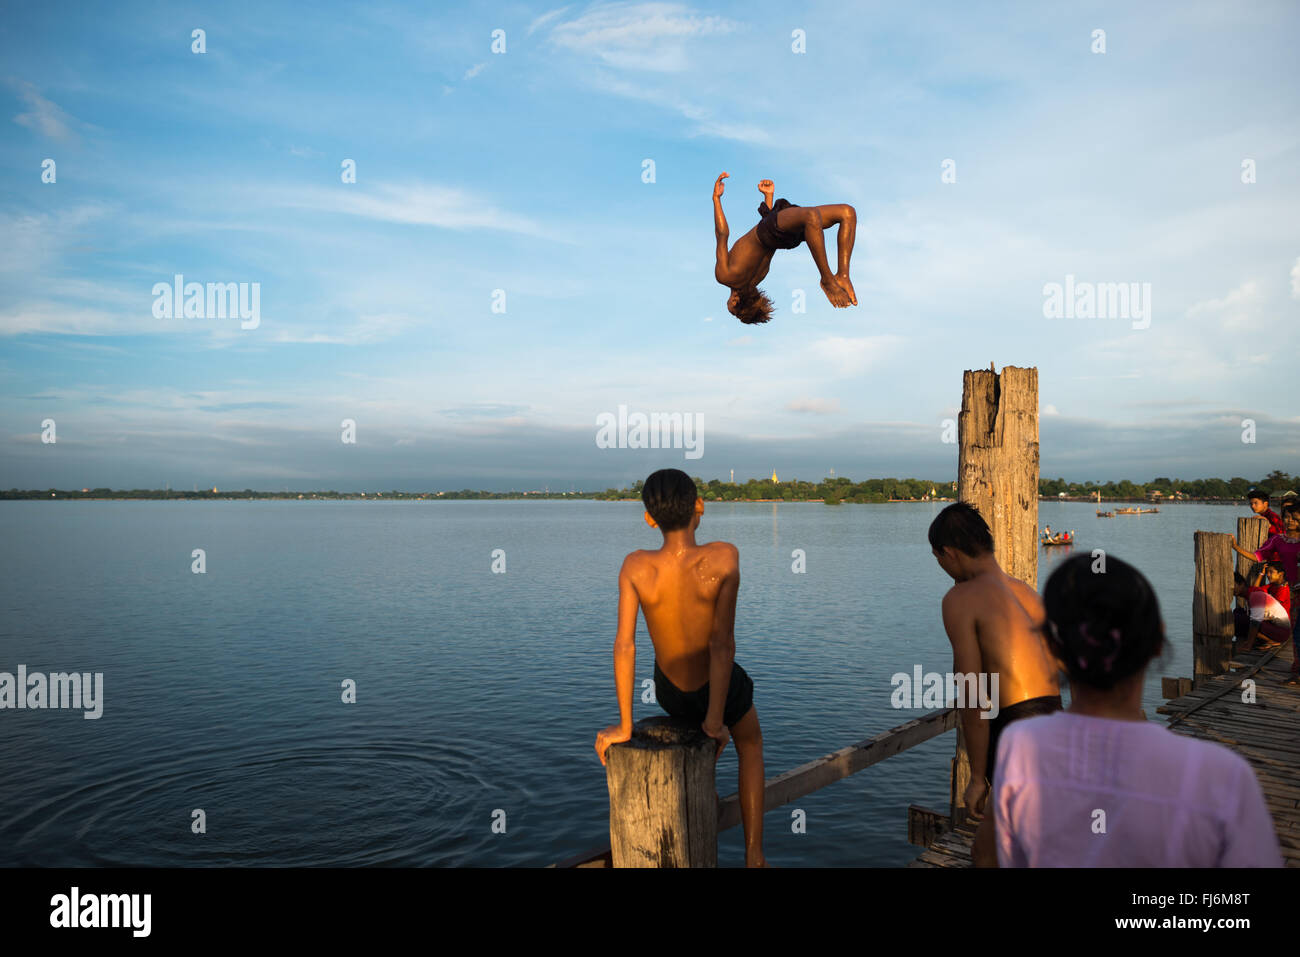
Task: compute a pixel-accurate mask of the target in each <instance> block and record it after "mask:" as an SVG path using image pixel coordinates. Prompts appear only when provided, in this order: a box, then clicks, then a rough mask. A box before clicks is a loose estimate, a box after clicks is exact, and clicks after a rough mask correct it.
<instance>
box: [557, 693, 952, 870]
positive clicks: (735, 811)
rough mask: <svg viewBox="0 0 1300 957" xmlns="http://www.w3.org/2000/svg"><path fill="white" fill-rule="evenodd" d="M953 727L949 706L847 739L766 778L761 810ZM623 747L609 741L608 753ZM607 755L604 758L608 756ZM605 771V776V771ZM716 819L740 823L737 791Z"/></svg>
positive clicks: (591, 860) (582, 861) (606, 851)
mask: <svg viewBox="0 0 1300 957" xmlns="http://www.w3.org/2000/svg"><path fill="white" fill-rule="evenodd" d="M646 720H647V721H664V720H667V719H664V718H648V719H646ZM641 724H642V722H638V723H637V727H640V726H641ZM956 726H957V712H956V711H954V710H953V709H952V708H946V709H944V710H943V711H934V712H932V713H930V714H927V715H925V716H924V717H921V718H915V719H913V720H911V721H908V722H906V723H905V724H900V725H898V727H895V728H890V729H889V730H888V731H885V732H882V733H881V734H878V735H875V736H874V737H871V738H867V739H865V740H863V741H859V742H858V743H857V744H851V745H849V746H848V747H847V748H840V749H839V750H838V751H832V752H831V753H830V754H827V755H824V756H823V757H820V758H817V759H816V760H815V761H809V762H808V763H807V764H801V765H799V767H797V768H794V769H792V770H790V771H786V772H785V773H784V774H778V775H776V776H775V777H771V778H768V779H767V781H766V782H765V784H764V799H763V810H764V811H770V810H772V809H773V808H778V807H781V806H782V805H783V804H789V803H790V802H791V801H794V800H797V799H798V798H801V797H803V796H804V795H805V794H810V793H812V792H813V791H816V790H817V789H818V788H822V787H825V786H826V785H828V784H833V783H834V782H836V781H838V780H840V779H841V778H846V777H848V776H849V775H850V774H854V773H856V772H858V771H861V770H862V769H863V768H868V767H870V766H871V765H873V764H876V763H878V762H880V761H883V760H885V758H888V757H892V756H893V755H895V754H899V753H901V752H903V751H906V750H907V749H908V748H914V747H916V746H917V745H918V744H922V743H923V742H925V741H929V740H930V739H931V738H934V737H937V736H939V735H941V734H944V733H945V732H947V731H951V730H952V729H953V728H955V727H956ZM623 746H624V745H611V746H610V752H612V751H613V750H614V749H615V748H618V747H623ZM606 760H608V757H607V758H606ZM606 773H607V775H608V770H607V772H606ZM612 810H613V809H612V807H611V811H612ZM717 820H718V828H717V829H718V830H719V831H725V830H726V829H727V828H729V827H735V826H737V825H738V824H739V823H740V796H739V795H738V794H731V795H728V796H727V797H725V798H723V799H722V801H721V802H720V803H719V804H718V805H717ZM610 855H611V849H610V848H593V849H592V850H589V851H584V852H583V853H582V854H575V855H574V856H573V857H570V858H566V859H565V860H563V861H560V862H559V863H558V864H556V865H554V866H556V867H588V866H591V867H601V866H612V865H610V864H602V863H600V862H601V861H602V860H605V861H609V860H610Z"/></svg>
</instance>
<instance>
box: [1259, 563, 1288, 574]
mask: <svg viewBox="0 0 1300 957" xmlns="http://www.w3.org/2000/svg"><path fill="white" fill-rule="evenodd" d="M1264 567H1265V568H1267V569H1268V570H1269V571H1271V572H1274V573H1276V574H1278V575H1285V574H1286V569H1285V568H1283V567H1282V563H1281V562H1265V563H1264Z"/></svg>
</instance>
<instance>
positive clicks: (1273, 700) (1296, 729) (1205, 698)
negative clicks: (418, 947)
mask: <svg viewBox="0 0 1300 957" xmlns="http://www.w3.org/2000/svg"><path fill="white" fill-rule="evenodd" d="M957 469H958V485H957V497H958V499H959V500H960V501H963V502H969V503H970V504H972V505H974V506H975V507H976V508H978V509H979V511H980V514H981V515H983V516H984V518H985V519H986V520H987V521H988V523H989V527H990V529H991V530H992V532H993V541H994V546H995V554H996V556H997V559H998V562H999V564H1000V565H1001V566H1002V568H1003V569H1005V570H1006V571H1007V573H1008V574H1011V575H1014V576H1016V577H1017V578H1020V579H1021V580H1022V581H1025V582H1027V583H1028V584H1029V585H1030V586H1031V587H1033V588H1037V587H1038V370H1037V369H1033V368H1030V369H1018V368H1015V367H1013V366H1008V367H1006V368H1004V369H1003V370H1002V372H1001V373H1000V374H999V373H996V372H994V371H993V368H992V366H991V365H990V368H989V369H988V370H987V371H984V370H980V371H974V372H972V371H968V372H966V373H965V376H964V381H963V387H962V405H961V414H960V417H959V419H958V463H957ZM1266 532H1267V522H1266V521H1265V520H1264V519H1262V518H1256V517H1250V518H1240V519H1238V521H1237V540H1238V541H1239V542H1240V543H1241V544H1242V546H1243V547H1244V548H1246V549H1248V550H1253V549H1256V548H1258V547H1259V546H1260V544H1262V542H1263V540H1264V538H1265V537H1266ZM1231 538H1232V536H1230V535H1225V534H1218V533H1214V532H1197V533H1196V534H1195V541H1194V543H1193V544H1194V557H1195V563H1196V577H1195V585H1194V589H1193V616H1192V632H1193V635H1192V644H1193V658H1194V675H1193V677H1192V678H1164V679H1162V682H1161V692H1162V694H1163V696H1164V697H1165V698H1169V699H1172V700H1170V701H1168V702H1167V703H1166V704H1165V705H1162V706H1161V707H1160V708H1158V709H1157V711H1158V712H1159V713H1161V714H1167V715H1170V716H1171V717H1170V720H1169V727H1170V728H1171V729H1172V730H1173V731H1174V732H1175V733H1178V734H1187V735H1191V736H1193V737H1198V738H1203V739H1205V740H1209V741H1215V742H1218V743H1219V744H1223V745H1226V746H1228V747H1230V748H1232V749H1233V750H1234V751H1236V752H1237V753H1238V754H1240V755H1242V756H1243V757H1244V758H1246V760H1247V761H1249V762H1250V765H1251V767H1252V768H1253V769H1254V771H1255V774H1256V776H1257V777H1258V779H1259V782H1260V785H1261V787H1262V789H1263V791H1264V797H1265V799H1266V800H1267V802H1268V806H1269V810H1270V812H1271V813H1272V815H1273V822H1274V825H1275V827H1276V828H1277V834H1278V839H1279V843H1280V844H1281V845H1282V854H1283V857H1284V859H1285V861H1286V864H1287V866H1288V867H1300V692H1298V691H1297V690H1296V689H1295V688H1288V687H1284V686H1283V682H1285V681H1286V680H1287V677H1288V672H1289V669H1290V665H1291V659H1292V647H1291V644H1290V643H1289V642H1286V643H1284V644H1283V645H1282V646H1281V647H1280V648H1278V649H1276V650H1274V651H1272V652H1267V653H1264V652H1254V653H1249V654H1238V655H1236V656H1234V655H1233V653H1232V637H1233V602H1234V599H1233V596H1232V591H1233V588H1232V583H1233V570H1234V564H1233V557H1234V553H1233V551H1232V549H1231V545H1230V542H1231ZM1236 561H1237V564H1238V565H1240V566H1243V567H1242V569H1241V570H1242V571H1243V573H1244V566H1245V565H1246V564H1248V562H1247V561H1246V559H1244V558H1241V557H1240V556H1237V559H1236ZM1298 613H1300V612H1298ZM953 730H955V731H956V732H957V741H956V753H955V755H954V757H953V759H952V766H951V773H950V776H949V806H948V808H947V810H946V812H945V811H935V810H930V809H927V808H923V807H919V806H916V805H913V806H911V807H909V808H908V840H909V841H911V842H912V843H913V844H917V845H920V846H922V847H924V848H925V850H924V851H923V852H922V853H921V854H920V856H919V857H918V858H917V859H916V860H914V861H913V862H912V863H911V864H910V865H909V866H911V867H971V866H972V864H971V857H970V844H971V839H972V837H973V836H974V824H973V822H971V821H969V820H968V819H967V815H966V808H965V807H964V803H963V796H964V794H965V790H966V785H967V784H968V783H969V781H970V764H969V761H968V760H967V757H966V750H965V746H964V742H963V739H962V732H961V727H960V725H959V723H958V721H957V712H956V711H955V710H953V709H951V708H949V709H945V710H942V711H935V712H933V713H932V714H929V715H926V716H925V717H923V718H917V719H915V720H912V721H908V722H906V723H905V724H901V725H899V726H898V727H895V728H891V729H889V730H888V731H885V732H882V733H881V734H878V735H876V736H875V737H871V738H867V739H865V740H863V741H858V742H856V743H855V744H850V745H849V746H848V747H844V748H840V749H839V750H838V751H834V752H832V753H830V754H827V755H824V756H822V757H820V758H817V759H816V760H813V761H809V762H808V763H807V764H803V765H800V766H799V767H797V768H794V769H792V770H790V771H786V772H785V773H784V774H779V775H777V776H776V777H772V778H768V779H767V782H766V786H765V795H764V811H771V810H773V809H775V808H778V807H781V806H783V805H786V804H790V803H791V802H793V801H796V800H798V799H799V798H801V797H803V796H805V795H807V794H811V793H812V792H813V791H816V790H819V789H820V788H823V787H826V786H827V785H828V784H833V783H834V782H836V781H839V780H841V779H842V778H846V777H848V776H849V775H850V774H855V773H857V772H858V771H861V770H862V769H864V768H867V767H870V766H871V765H873V764H877V763H879V762H880V761H883V760H885V759H886V758H889V757H892V756H893V755H895V754H898V753H900V752H902V751H906V750H907V749H908V748H911V747H915V746H916V745H918V744H921V743H922V742H925V741H929V740H930V739H931V738H934V737H937V736H939V735H941V734H944V733H946V732H948V731H953ZM607 761H608V764H607V769H606V770H607V777H608V783H609V793H610V844H609V846H606V847H600V848H596V849H594V850H591V851H587V852H585V853H583V854H578V855H575V856H573V857H571V858H569V859H567V860H565V861H561V862H559V863H558V864H557V865H554V866H557V867H716V866H717V835H718V832H719V831H723V830H726V829H727V828H730V827H735V826H737V825H738V824H740V800H739V795H737V794H732V795H730V796H728V797H726V798H723V799H721V800H720V801H719V800H718V797H717V793H716V791H715V790H714V776H713V770H714V768H713V766H714V762H713V746H712V742H711V740H710V739H708V738H707V737H705V735H704V734H703V732H701V731H700V730H699V729H698V728H692V727H687V726H684V725H681V724H680V723H678V722H675V721H673V720H672V719H669V718H667V717H657V718H648V719H645V720H643V721H640V722H638V723H637V725H636V729H635V731H634V736H633V740H632V741H629V742H626V743H625V744H619V745H613V746H612V747H611V748H610V749H609V752H608V754H607Z"/></svg>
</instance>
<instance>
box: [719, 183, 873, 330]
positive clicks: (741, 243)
mask: <svg viewBox="0 0 1300 957" xmlns="http://www.w3.org/2000/svg"><path fill="white" fill-rule="evenodd" d="M728 175H730V174H728V173H723V174H722V175H721V176H719V177H718V178H717V180H716V181H715V182H714V184H713V230H714V232H715V233H716V235H717V241H718V249H717V255H718V264H717V266H715V267H714V270H713V276H714V278H715V279H717V280H718V282H720V283H721V284H722V285H724V286H727V287H729V288H730V289H731V296H730V297H728V299H727V311H728V312H730V313H731V314H732V315H733V316H735V317H736V318H737V319H739V320H740V321H741V322H747V323H755V322H767V321H768V319H770V318H771V317H772V308H773V307H772V300H771V299H769V298H768V297H767V295H766V293H764V292H762V291H761V290H760V289H759V288H758V284H759V283H760V282H762V281H763V277H764V276H766V275H767V269H768V266H769V265H770V264H771V262H772V254H773V253H775V252H776V251H777V250H778V249H794V248H795V247H796V246H798V245H799V244H800V243H805V242H806V243H807V244H808V251H809V252H810V253H812V258H813V263H814V264H815V265H816V266H817V272H818V273H819V274H820V275H821V287H822V291H823V292H825V293H826V298H827V299H829V300H830V302H831V305H832V306H834V307H835V308H836V309H843V308H844V307H846V306H856V305H857V304H858V297H857V293H855V292H854V291H853V283H852V282H850V281H849V260H850V259H851V258H852V257H853V238H854V235H855V234H856V232H857V228H858V214H857V211H856V210H855V209H854V208H853V207H852V206H850V205H849V204H848V203H834V204H831V205H828V206H796V205H795V204H793V203H790V202H787V201H786V200H784V199H778V200H777V201H776V205H775V206H773V205H772V197H773V196H774V195H775V192H776V188H775V186H774V185H773V183H772V181H771V180H770V179H765V180H762V181H760V182H759V184H758V191H759V192H760V193H762V194H763V197H764V200H765V202H763V203H761V204H759V207H758V213H759V215H760V216H762V217H763V218H762V219H761V220H759V222H758V225H757V226H755V227H754V228H753V229H751V230H750V231H749V232H747V233H745V235H743V236H741V237H740V238H739V239H737V240H736V244H735V245H734V246H732V247H731V249H727V239H728V237H729V236H730V232H729V231H728V229H727V217H726V216H724V215H723V214H722V191H723V189H724V184H723V182H722V181H723V180H724V179H726V178H727V176H728ZM835 225H838V226H839V227H840V228H839V232H838V234H837V237H836V241H837V245H838V254H839V255H838V257H837V259H838V265H837V269H836V271H835V272H831V268H830V266H829V264H828V263H827V262H826V240H825V239H824V238H823V236H822V230H824V229H826V228H828V227H830V226H835Z"/></svg>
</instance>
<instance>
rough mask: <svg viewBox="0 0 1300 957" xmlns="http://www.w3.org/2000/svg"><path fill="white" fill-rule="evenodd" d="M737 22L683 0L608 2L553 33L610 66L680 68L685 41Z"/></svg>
mask: <svg viewBox="0 0 1300 957" xmlns="http://www.w3.org/2000/svg"><path fill="white" fill-rule="evenodd" d="M547 16H550V14H548V15H547ZM535 22H536V21H535ZM738 26H739V24H737V23H735V22H734V21H731V20H728V19H726V18H725V17H716V16H701V15H699V14H697V13H694V12H692V11H691V10H690V8H688V7H687V6H685V5H684V4H680V3H635V2H633V3H606V4H597V5H595V6H592V7H590V8H588V9H587V10H586V11H585V12H584V13H583V14H582V15H581V16H579V17H577V18H575V19H573V20H569V21H567V22H564V23H561V24H558V25H557V26H556V27H554V29H552V30H551V34H550V38H551V41H552V42H554V43H555V44H556V45H558V46H561V47H563V48H565V49H567V50H572V51H573V52H575V53H580V54H583V55H587V56H593V57H597V58H599V59H600V60H602V61H604V62H605V63H607V64H609V65H610V66H614V67H619V68H623V69H633V70H650V71H653V72H660V73H680V72H683V71H685V70H686V69H688V68H689V66H690V65H691V60H690V57H689V56H688V55H687V51H686V41H688V40H691V39H694V38H696V37H703V36H709V35H713V34H725V33H731V32H733V31H735V30H736V29H737V28H738Z"/></svg>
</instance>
